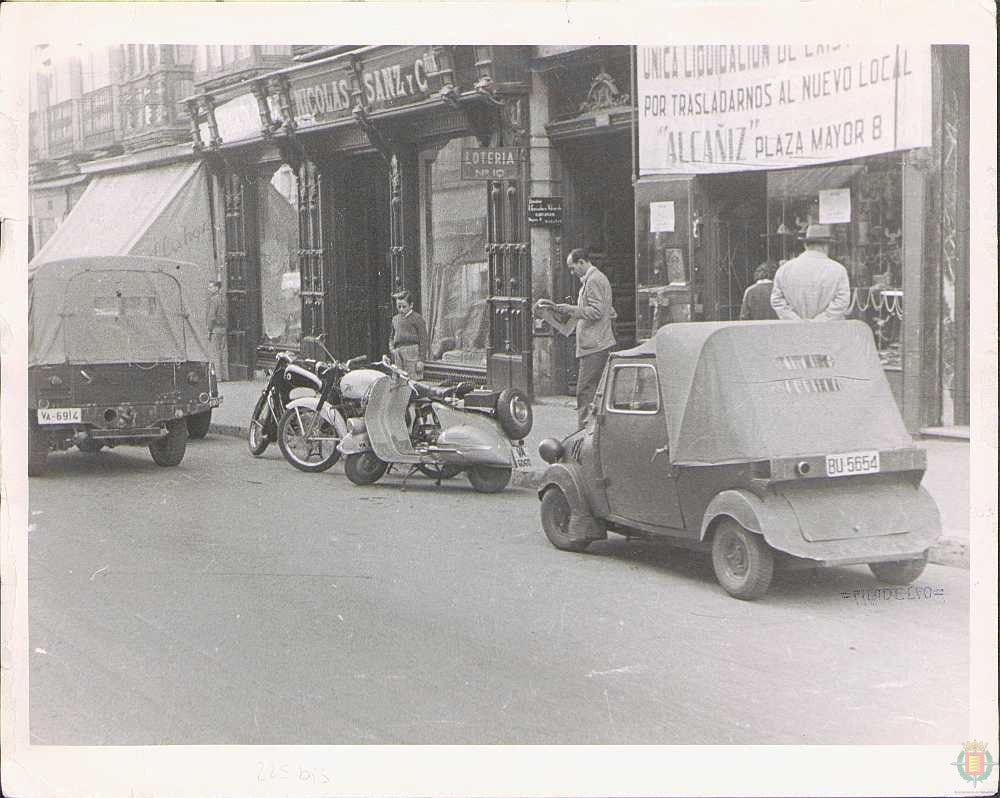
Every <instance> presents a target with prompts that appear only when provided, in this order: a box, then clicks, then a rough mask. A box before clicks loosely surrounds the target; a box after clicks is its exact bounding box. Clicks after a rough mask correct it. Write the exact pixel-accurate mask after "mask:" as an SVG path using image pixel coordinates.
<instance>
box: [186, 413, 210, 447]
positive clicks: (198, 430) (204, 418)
mask: <svg viewBox="0 0 1000 798" xmlns="http://www.w3.org/2000/svg"><path fill="white" fill-rule="evenodd" d="M211 426H212V411H211V410H206V411H205V412H204V413H195V414H194V415H192V416H188V417H187V428H188V437H189V438H193V439H194V440H200V439H201V438H204V437H205V436H206V435H208V428H209V427H211Z"/></svg>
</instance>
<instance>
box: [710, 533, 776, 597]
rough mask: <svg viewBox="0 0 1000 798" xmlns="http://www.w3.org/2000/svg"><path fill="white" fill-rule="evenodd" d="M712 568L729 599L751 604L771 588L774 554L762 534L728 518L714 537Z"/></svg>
mask: <svg viewBox="0 0 1000 798" xmlns="http://www.w3.org/2000/svg"><path fill="white" fill-rule="evenodd" d="M712 568H713V569H714V570H715V578H716V579H718V580H719V584H720V585H722V587H723V589H724V590H725V591H726V592H727V593H728V594H729V595H730V596H732V597H733V598H738V599H743V600H745V601H750V600H752V599H756V598H760V597H761V596H763V595H764V594H765V593H766V592H767V589H768V588H769V587H770V586H771V577H773V576H774V554H773V553H772V551H771V547H770V546H768V545H767V543H766V542H765V541H764V538H763V537H762V536H761V535H757V534H755V533H753V532H748V531H747V530H745V529H744V528H743V527H741V526H740V525H739V524H737V523H736V522H735V521H733V520H732V519H729V518H726V519H723V520H722V521H720V522H719V525H718V526H717V527H716V529H715V534H714V536H713V537H712Z"/></svg>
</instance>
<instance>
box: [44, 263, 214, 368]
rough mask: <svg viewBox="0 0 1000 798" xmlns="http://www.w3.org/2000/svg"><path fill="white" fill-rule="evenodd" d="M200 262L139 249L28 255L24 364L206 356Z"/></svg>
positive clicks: (202, 358)
mask: <svg viewBox="0 0 1000 798" xmlns="http://www.w3.org/2000/svg"><path fill="white" fill-rule="evenodd" d="M202 274H203V269H201V268H200V267H198V266H196V265H194V264H190V263H184V262H181V261H172V260H165V259H162V258H146V257H139V256H118V257H90V258H74V259H71V260H61V261H50V262H44V263H39V262H37V260H36V261H34V262H32V264H31V266H30V267H29V270H28V365H29V366H41V365H55V364H59V363H93V364H98V363H156V362H182V361H186V360H196V361H207V360H209V359H210V358H209V356H208V353H207V350H206V347H205V341H204V335H203V333H202V332H201V330H202V328H203V327H204V321H203V320H201V318H200V316H197V315H193V314H192V313H191V309H190V306H189V302H190V298H192V297H193V298H194V299H195V307H196V308H199V309H200V308H201V307H202V302H200V301H199V300H200V297H201V296H202V294H203V290H204V289H203V281H202V276H201V275H202Z"/></svg>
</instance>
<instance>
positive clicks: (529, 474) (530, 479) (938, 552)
mask: <svg viewBox="0 0 1000 798" xmlns="http://www.w3.org/2000/svg"><path fill="white" fill-rule="evenodd" d="M209 432H214V433H215V434H216V435H225V436H227V437H230V438H245V437H246V435H247V431H246V430H245V429H243V428H242V427H238V426H236V425H234V424H214V423H213V424H212V425H211V426H210V427H209ZM544 474H545V469H544V468H532V469H531V470H529V471H514V472H513V473H512V474H511V477H510V484H511V485H512V486H513V487H516V488H532V489H534V488H537V487H538V485H539V483H540V482H541V481H542V476H543V475H544ZM927 561H928V562H929V563H933V564H934V565H948V566H951V567H953V568H963V569H965V570H966V571H968V570H969V543H968V541H965V540H962V539H960V538H953V537H941V538H939V539H938V542H937V543H936V544H934V545H933V546H931V548H930V550H929V552H928V555H927Z"/></svg>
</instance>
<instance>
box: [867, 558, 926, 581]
mask: <svg viewBox="0 0 1000 798" xmlns="http://www.w3.org/2000/svg"><path fill="white" fill-rule="evenodd" d="M868 567H869V568H871V571H872V573H873V574H875V578H876V579H878V580H879V581H880V582H885V583H886V584H888V585H908V584H910V582H912V581H914V580H915V579H916V578H917V577H919V576H920V574H922V573H923V572H924V568H926V567H927V552H926V551H925V552H924V553H923V556H921V557H916V558H915V559H912V560H894V561H893V562H870V563H868Z"/></svg>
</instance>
